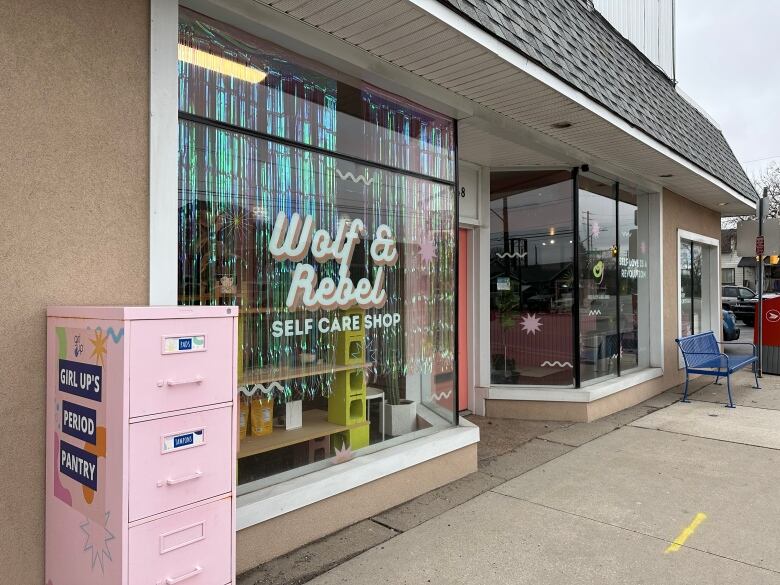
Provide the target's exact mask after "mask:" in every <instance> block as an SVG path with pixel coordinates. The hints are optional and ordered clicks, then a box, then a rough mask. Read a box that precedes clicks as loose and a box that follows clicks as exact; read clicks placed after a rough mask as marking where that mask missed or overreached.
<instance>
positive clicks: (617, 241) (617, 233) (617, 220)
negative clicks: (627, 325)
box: [615, 181, 623, 377]
mask: <svg viewBox="0 0 780 585" xmlns="http://www.w3.org/2000/svg"><path fill="white" fill-rule="evenodd" d="M620 297H621V295H620V183H619V182H617V181H615V315H616V318H615V326H616V329H617V342H618V347H617V350H618V351H617V375H618V377H620V366H621V364H620V358H621V354H622V353H623V335H622V331H621V329H620Z"/></svg>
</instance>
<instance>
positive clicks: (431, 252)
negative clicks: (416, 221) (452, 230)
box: [417, 234, 436, 264]
mask: <svg viewBox="0 0 780 585" xmlns="http://www.w3.org/2000/svg"><path fill="white" fill-rule="evenodd" d="M417 245H418V246H420V258H422V260H423V262H426V263H428V264H430V263H431V262H432V261H433V259H434V258H436V244H435V243H434V241H433V239H431V237H430V235H428V234H425V235H423V237H422V238H420V243H419V244H417Z"/></svg>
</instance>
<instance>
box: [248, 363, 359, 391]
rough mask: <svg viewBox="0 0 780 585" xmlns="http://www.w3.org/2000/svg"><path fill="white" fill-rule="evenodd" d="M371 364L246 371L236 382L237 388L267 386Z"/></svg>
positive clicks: (322, 365) (313, 365) (356, 368)
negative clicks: (250, 385)
mask: <svg viewBox="0 0 780 585" xmlns="http://www.w3.org/2000/svg"><path fill="white" fill-rule="evenodd" d="M372 365H373V364H370V363H366V364H354V365H350V366H341V365H332V364H312V365H310V366H296V367H293V368H261V369H258V370H247V371H245V372H244V374H243V376H241V377H240V378H239V380H238V385H239V386H246V385H247V384H267V383H268V382H279V381H281V380H294V379H296V378H307V377H309V376H321V375H323V374H332V373H335V372H346V371H349V370H359V369H361V368H362V369H366V368H370V367H371V366H372Z"/></svg>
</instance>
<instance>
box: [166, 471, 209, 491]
mask: <svg viewBox="0 0 780 585" xmlns="http://www.w3.org/2000/svg"><path fill="white" fill-rule="evenodd" d="M201 475H203V472H202V471H196V472H195V473H192V474H190V475H185V476H183V477H177V478H176V479H166V480H165V483H166V484H167V485H177V484H180V483H184V482H186V481H192V480H193V479H198V478H199V477H200V476H201ZM162 486H163V482H161V481H158V482H157V487H162Z"/></svg>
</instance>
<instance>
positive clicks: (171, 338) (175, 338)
mask: <svg viewBox="0 0 780 585" xmlns="http://www.w3.org/2000/svg"><path fill="white" fill-rule="evenodd" d="M198 351H206V336H205V335H203V334H200V333H199V334H196V335H164V336H163V338H162V353H163V355H165V354H171V353H195V352H198Z"/></svg>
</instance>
